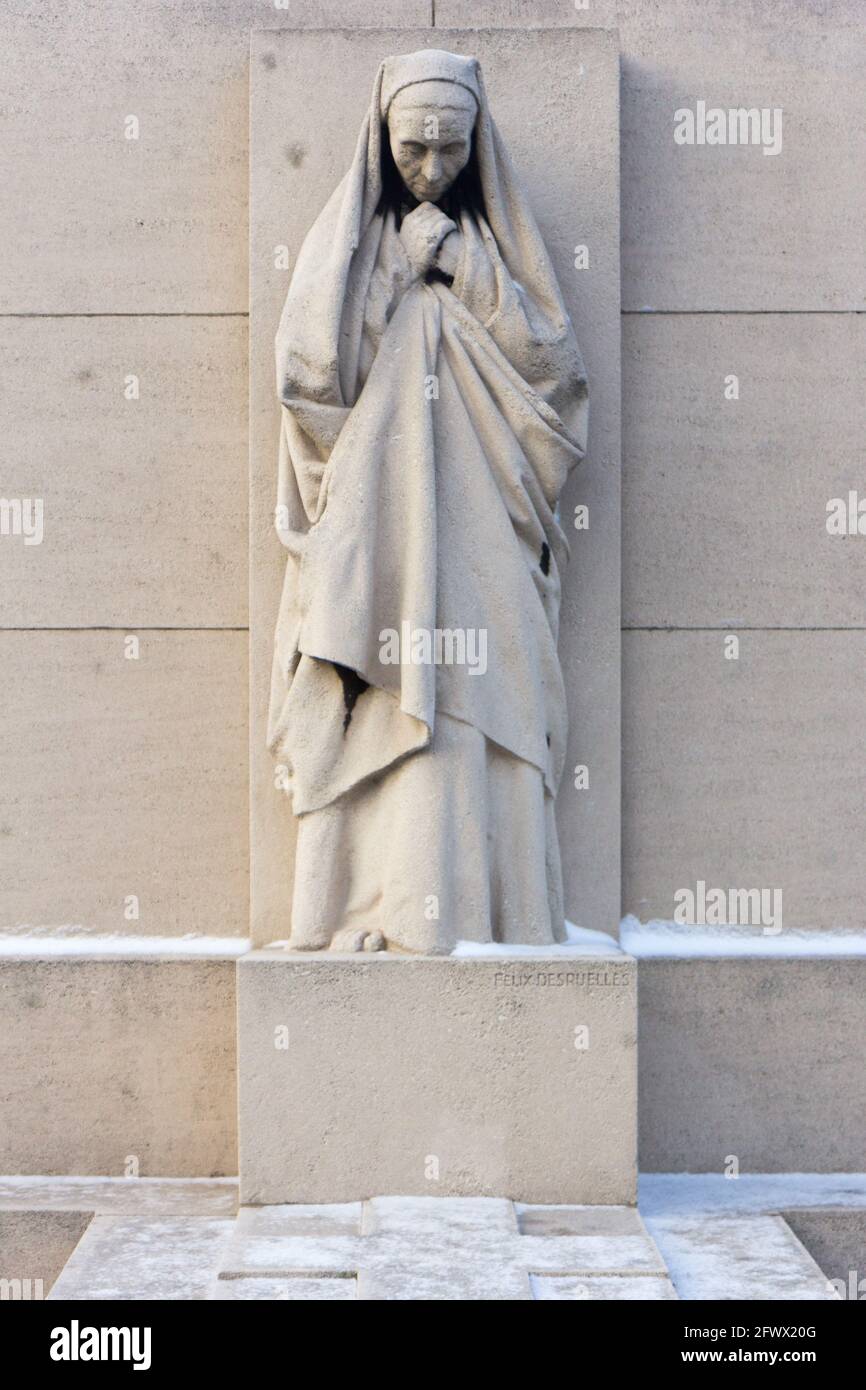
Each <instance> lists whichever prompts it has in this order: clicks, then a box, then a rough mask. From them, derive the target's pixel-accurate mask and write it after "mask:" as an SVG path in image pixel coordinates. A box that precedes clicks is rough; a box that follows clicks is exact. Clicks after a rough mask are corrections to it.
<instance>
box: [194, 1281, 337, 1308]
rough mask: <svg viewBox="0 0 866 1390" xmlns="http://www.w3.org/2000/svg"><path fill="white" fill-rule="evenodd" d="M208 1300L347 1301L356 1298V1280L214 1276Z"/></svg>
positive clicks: (271, 1301) (269, 1301)
mask: <svg viewBox="0 0 866 1390" xmlns="http://www.w3.org/2000/svg"><path fill="white" fill-rule="evenodd" d="M207 1297H208V1298H209V1299H222V1300H231V1301H232V1302H252V1301H256V1300H264V1301H266V1302H268V1303H301V1302H303V1303H307V1302H312V1303H350V1302H352V1301H353V1300H354V1299H356V1298H357V1297H358V1281H357V1279H304V1278H303V1277H295V1278H292V1279H215V1280H214V1282H213V1283H212V1284H211V1286H210V1288H209V1290H208V1294H207Z"/></svg>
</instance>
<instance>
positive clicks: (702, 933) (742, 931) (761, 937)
mask: <svg viewBox="0 0 866 1390" xmlns="http://www.w3.org/2000/svg"><path fill="white" fill-rule="evenodd" d="M619 942H620V946H621V947H622V949H623V950H624V951H627V952H628V953H629V955H632V956H637V958H638V959H639V960H646V959H647V958H649V957H659V956H664V957H673V958H682V959H689V960H693V959H709V958H714V957H719V956H763V957H775V958H782V959H802V958H804V957H807V956H813V957H822V956H863V955H866V932H842V931H781V932H778V933H777V934H776V935H775V936H774V935H770V934H769V933H764V932H762V931H761V928H760V927H730V926H700V927H689V926H682V925H680V924H679V923H678V922H662V921H651V922H641V921H639V920H638V918H637V917H633V916H629V917H624V918H623V920H622V923H621V925H620V935H619Z"/></svg>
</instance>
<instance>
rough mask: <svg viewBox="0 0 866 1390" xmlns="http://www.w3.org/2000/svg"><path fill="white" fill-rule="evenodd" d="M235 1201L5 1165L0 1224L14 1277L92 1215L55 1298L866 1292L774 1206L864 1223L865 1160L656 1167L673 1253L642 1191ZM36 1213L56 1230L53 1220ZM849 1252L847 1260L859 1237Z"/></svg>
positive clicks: (227, 1185) (189, 1186)
mask: <svg viewBox="0 0 866 1390" xmlns="http://www.w3.org/2000/svg"><path fill="white" fill-rule="evenodd" d="M234 1202H235V1184H234V1183H233V1182H231V1181H229V1180H223V1181H217V1182H214V1181H207V1180H199V1181H196V1182H184V1181H166V1180H148V1179H141V1180H138V1181H130V1180H128V1179H127V1180H125V1179H111V1178H108V1179H81V1178H77V1179H52V1178H12V1179H9V1178H6V1179H2V1180H0V1230H2V1228H3V1226H4V1223H5V1224H6V1228H7V1229H11V1228H12V1227H13V1226H14V1225H16V1224H17V1231H18V1234H17V1235H16V1237H15V1239H16V1240H17V1246H16V1247H15V1248H16V1249H17V1251H18V1265H19V1266H21V1267H20V1268H19V1270H18V1273H17V1274H16V1275H14V1276H13V1277H17V1278H20V1279H21V1280H27V1279H28V1278H29V1279H33V1278H39V1277H44V1276H40V1275H39V1274H38V1273H36V1272H35V1271H36V1265H35V1264H31V1263H30V1260H31V1255H32V1256H33V1257H34V1258H35V1259H36V1260H37V1261H39V1262H40V1267H44V1264H45V1256H46V1246H45V1245H43V1247H42V1249H41V1250H39V1249H36V1248H35V1247H34V1246H33V1245H32V1243H30V1244H26V1243H25V1244H22V1240H21V1235H22V1230H26V1221H27V1218H39V1217H40V1216H44V1217H52V1216H56V1217H67V1218H70V1219H71V1221H73V1222H78V1223H79V1224H80V1223H81V1222H82V1221H86V1220H87V1219H89V1217H90V1216H91V1215H92V1214H94V1213H95V1217H94V1220H93V1222H92V1223H91V1225H90V1227H89V1228H88V1231H87V1234H86V1235H85V1236H84V1239H83V1240H82V1241H81V1243H80V1245H79V1246H78V1247H77V1249H76V1251H75V1253H74V1254H73V1256H72V1257H71V1259H70V1260H69V1262H68V1264H67V1266H66V1267H65V1269H64V1271H63V1273H62V1275H61V1282H60V1284H59V1286H58V1288H57V1289H56V1290H55V1292H54V1297H55V1298H66V1297H68V1298H75V1299H87V1300H90V1299H93V1298H99V1297H105V1298H122V1299H135V1298H157V1299H162V1298H170V1299H178V1300H190V1299H220V1300H229V1301H277V1302H289V1301H291V1302H299V1301H303V1302H309V1301H329V1302H330V1301H346V1300H354V1299H356V1298H371V1299H379V1298H382V1297H387V1298H389V1299H390V1298H393V1299H406V1298H424V1299H427V1298H430V1299H435V1300H444V1299H455V1298H457V1299H460V1298H471V1299H479V1300H488V1299H501V1298H510V1297H514V1298H518V1299H536V1300H543V1301H554V1300H555V1301H575V1300H588V1301H596V1300H614V1301H633V1300H640V1301H646V1300H652V1301H658V1300H670V1299H676V1298H678V1297H679V1298H698V1299H703V1298H707V1299H715V1298H724V1299H728V1298H742V1299H745V1300H762V1299H766V1298H777V1297H778V1298H783V1299H786V1300H788V1299H808V1298H818V1299H823V1298H827V1297H831V1298H835V1297H836V1296H838V1297H841V1298H845V1297H856V1293H846V1291H845V1290H841V1289H839V1288H836V1287H835V1286H832V1285H830V1283H829V1281H828V1280H827V1278H826V1276H825V1275H822V1274H821V1272H820V1271H817V1267H816V1265H815V1263H814V1260H813V1259H811V1258H810V1257H809V1256H808V1255H807V1254H806V1252H805V1251H804V1249H803V1247H802V1245H801V1244H800V1242H799V1241H798V1240H797V1239H796V1237H795V1236H794V1235H793V1234H792V1231H791V1230H790V1229H789V1227H788V1226H787V1225H786V1223H785V1222H784V1221H783V1220H782V1219H781V1217H780V1216H779V1215H778V1214H777V1210H778V1208H779V1207H780V1206H785V1204H788V1207H790V1208H792V1210H788V1209H787V1208H786V1213H785V1214H786V1216H787V1217H788V1219H789V1220H790V1221H791V1222H792V1223H793V1224H797V1223H802V1222H803V1221H806V1220H809V1219H812V1220H813V1227H814V1221H815V1220H820V1219H821V1218H823V1217H826V1218H827V1219H828V1220H834V1221H836V1225H835V1227H834V1239H836V1238H837V1237H842V1236H843V1235H844V1234H845V1225H844V1223H845V1222H847V1229H848V1232H849V1233H850V1232H852V1231H853V1232H857V1233H860V1234H862V1230H863V1207H864V1202H866V1174H862V1173H861V1174H857V1175H842V1174H834V1175H831V1176H829V1177H822V1176H821V1175H818V1174H806V1175H803V1174H799V1175H797V1174H783V1175H780V1176H771V1175H761V1176H758V1177H755V1176H746V1177H743V1178H740V1179H738V1180H737V1181H736V1182H733V1181H726V1180H724V1179H723V1178H722V1177H721V1176H720V1175H718V1176H717V1175H712V1174H709V1175H706V1174H704V1175H684V1174H670V1173H665V1174H657V1175H649V1176H644V1177H642V1178H641V1210H642V1211H644V1212H645V1214H646V1218H647V1222H648V1224H649V1225H650V1226H651V1227H652V1228H653V1229H657V1230H658V1232H659V1241H660V1243H663V1244H664V1247H665V1253H666V1257H667V1260H668V1264H667V1265H666V1264H665V1262H664V1260H663V1259H662V1255H661V1252H660V1250H659V1248H658V1246H656V1245H655V1244H654V1241H653V1238H652V1236H651V1235H650V1234H649V1232H648V1230H647V1226H646V1225H644V1222H643V1221H642V1219H641V1217H640V1216H639V1215H638V1213H637V1211H636V1210H635V1209H634V1207H598V1206H596V1207H585V1206H584V1207H581V1206H557V1207H540V1206H532V1205H530V1206H527V1205H515V1204H512V1203H510V1202H508V1201H503V1200H501V1199H500V1200H496V1199H483V1198H482V1199H477V1198H461V1199H457V1200H454V1199H450V1200H449V1199H443V1198H429V1197H428V1198H421V1199H419V1198H406V1197H397V1198H377V1199H375V1200H373V1201H370V1202H365V1203H347V1204H340V1203H336V1204H333V1203H332V1204H329V1205H321V1206H316V1205H304V1206H276V1207H269V1208H254V1209H253V1208H245V1209H243V1210H242V1211H241V1212H240V1213H239V1215H238V1220H237V1222H232V1221H230V1220H227V1219H222V1220H221V1219H220V1218H221V1217H225V1218H227V1217H230V1216H232V1215H234V1211H235V1207H234ZM64 1204H65V1205H64ZM834 1204H835V1205H834ZM841 1208H844V1211H843V1210H841ZM7 1217H8V1218H10V1220H9V1221H7V1219H6V1218H7ZM19 1217H21V1218H22V1219H23V1221H24V1223H25V1225H24V1227H23V1228H22V1225H21V1224H20V1223H17V1218H19ZM37 1229H38V1230H41V1232H42V1234H43V1236H45V1237H46V1239H47V1227H46V1225H45V1224H44V1223H42V1224H41V1225H31V1226H30V1230H31V1232H33V1231H36V1230H37ZM60 1229H61V1227H60V1226H59V1225H58V1226H56V1227H55V1230H56V1231H60ZM65 1229H66V1230H67V1232H68V1233H69V1234H72V1232H73V1227H72V1225H68V1226H67V1227H66V1228H65ZM6 1248H7V1250H10V1251H11V1250H12V1246H11V1245H7V1247H6ZM845 1250H846V1252H847V1253H846V1256H845V1257H846V1258H849V1257H850V1254H851V1250H850V1242H849V1244H848V1245H846V1247H845ZM57 1253H58V1255H60V1254H61V1253H62V1252H59V1251H58V1252H57ZM263 1270H265V1271H266V1272H264V1273H263V1272H262V1271H263ZM816 1271H817V1272H816ZM850 1282H851V1281H850V1278H849V1284H850ZM851 1287H854V1285H851ZM42 1292H44V1290H43V1291H42ZM21 1293H22V1297H25V1298H26V1297H30V1298H38V1297H40V1296H41V1293H40V1291H39V1290H38V1289H35V1290H34V1288H32V1287H30V1288H26V1289H25V1288H22V1290H21Z"/></svg>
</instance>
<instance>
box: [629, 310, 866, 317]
mask: <svg viewBox="0 0 866 1390" xmlns="http://www.w3.org/2000/svg"><path fill="white" fill-rule="evenodd" d="M620 313H621V314H622V317H623V318H652V317H653V316H656V317H658V318H698V317H700V316H701V315H714V316H716V317H719V316H721V315H723V314H732V315H733V314H738V315H752V316H753V317H754V318H758V317H761V318H766V317H775V316H776V315H781V314H803V315H805V314H811V315H815V314H827V315H834V316H836V317H839V316H841V315H844V314H866V309H621V310H620Z"/></svg>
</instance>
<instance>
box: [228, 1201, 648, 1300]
mask: <svg viewBox="0 0 866 1390" xmlns="http://www.w3.org/2000/svg"><path fill="white" fill-rule="evenodd" d="M635 1289H638V1290H639V1292H638V1293H637V1294H636V1293H635V1292H634V1290H635ZM255 1290H260V1292H256V1291H255ZM275 1290H279V1292H278V1293H277V1294H275V1292H274V1291H275ZM275 1296H277V1297H279V1298H281V1299H292V1298H299V1299H300V1298H317V1297H330V1298H350V1297H353V1296H354V1297H357V1298H360V1299H371V1300H395V1301H400V1300H412V1299H414V1300H422V1301H426V1300H445V1299H459V1300H481V1299H484V1300H490V1299H508V1300H523V1299H574V1298H587V1299H599V1298H604V1299H606V1298H613V1299H616V1298H632V1297H644V1298H654V1299H658V1298H675V1297H676V1294H675V1292H674V1290H673V1287H672V1285H671V1283H670V1281H669V1279H668V1278H667V1273H666V1270H665V1266H664V1262H663V1260H662V1259H661V1257H660V1255H659V1252H658V1250H657V1248H656V1246H655V1244H654V1242H653V1240H652V1238H651V1237H650V1236H649V1235H648V1233H647V1231H646V1228H645V1226H644V1224H643V1222H642V1220H641V1218H640V1216H639V1215H638V1212H637V1211H636V1209H635V1208H634V1207H624V1206H617V1207H597V1206H595V1207H587V1206H559V1207H538V1206H527V1205H521V1204H516V1203H513V1202H510V1201H507V1200H505V1199H501V1198H494V1197H475V1198H472V1197H457V1198H447V1197H374V1198H373V1199H371V1200H370V1201H367V1202H363V1203H361V1202H352V1203H340V1204H336V1205H330V1206H312V1205H311V1206H272V1207H244V1208H242V1209H241V1211H240V1213H239V1214H238V1220H237V1222H236V1224H235V1227H234V1230H233V1232H232V1236H231V1239H230V1241H229V1243H228V1245H227V1247H226V1249H225V1252H224V1254H223V1258H222V1266H221V1270H220V1278H219V1281H218V1283H217V1285H216V1286H215V1287H214V1288H212V1289H211V1290H210V1291H209V1294H208V1297H210V1298H248V1297H263V1298H273V1297H275Z"/></svg>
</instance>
